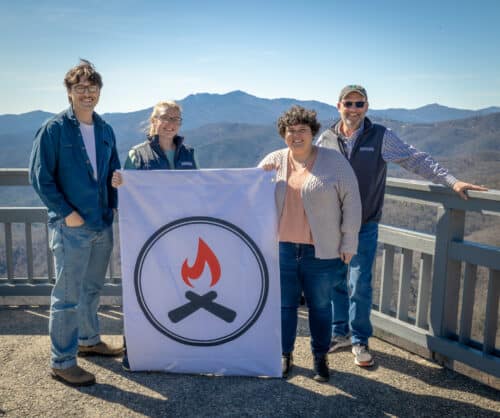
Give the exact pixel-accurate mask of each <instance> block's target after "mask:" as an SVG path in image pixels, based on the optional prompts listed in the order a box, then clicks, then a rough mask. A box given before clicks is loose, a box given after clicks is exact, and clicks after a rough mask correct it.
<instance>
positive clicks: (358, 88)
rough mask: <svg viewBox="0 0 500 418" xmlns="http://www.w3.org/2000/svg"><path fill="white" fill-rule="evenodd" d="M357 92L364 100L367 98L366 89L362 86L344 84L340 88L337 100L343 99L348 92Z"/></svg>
mask: <svg viewBox="0 0 500 418" xmlns="http://www.w3.org/2000/svg"><path fill="white" fill-rule="evenodd" d="M354 92H355V93H359V94H361V96H363V97H364V98H365V99H366V100H368V94H366V90H365V88H364V87H362V86H360V85H357V84H349V85H348V86H345V87H344V88H343V89H342V90H340V94H339V102H340V101H341V100H343V99H344V97H345V96H347V95H348V94H349V93H354Z"/></svg>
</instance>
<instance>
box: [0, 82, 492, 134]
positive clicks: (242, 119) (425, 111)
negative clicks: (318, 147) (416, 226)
mask: <svg viewBox="0 0 500 418" xmlns="http://www.w3.org/2000/svg"><path fill="white" fill-rule="evenodd" d="M178 102H179V104H180V105H181V106H182V108H183V118H184V123H183V129H195V128H198V127H200V126H203V125H206V124H213V123H248V124H257V125H266V124H274V123H275V122H276V119H277V118H278V116H279V115H280V114H281V113H282V112H283V111H284V110H286V109H288V108H289V107H290V106H292V105H293V104H299V105H301V106H304V107H307V108H312V109H315V110H316V111H317V112H318V118H319V120H321V121H328V123H331V122H332V121H333V120H335V119H337V118H338V112H337V109H336V107H335V106H332V105H329V104H327V103H323V102H319V101H315V100H308V101H307V100H306V101H305V100H297V99H293V98H277V99H264V98H260V97H256V96H252V95H251V94H248V93H246V92H244V91H241V90H235V91H231V92H229V93H225V94H217V93H196V94H190V95H189V96H186V97H185V98H184V99H182V100H178ZM497 112H500V107H497V106H492V107H488V108H484V109H479V110H468V109H456V108H451V107H447V106H442V105H439V104H437V103H432V104H429V105H426V106H422V107H419V108H416V109H400V108H391V109H370V110H369V111H368V115H369V116H371V117H374V118H379V119H386V120H394V121H399V122H405V123H434V122H441V121H446V120H457V119H465V118H470V117H474V116H482V115H488V114H492V113H497ZM150 113H151V108H147V109H141V110H137V111H134V112H126V113H105V114H104V115H103V117H104V119H106V120H107V121H108V122H109V123H111V124H112V125H113V126H114V127H115V126H116V127H117V128H118V125H120V126H122V127H123V128H124V129H127V130H129V129H132V128H133V127H135V128H136V130H137V127H138V126H139V125H141V124H142V126H143V127H144V126H145V125H146V124H147V120H148V118H149V115H150ZM50 116H52V113H48V112H43V111H40V110H37V111H33V112H28V113H22V114H19V115H0V134H7V133H18V132H20V131H30V132H33V131H34V130H36V129H37V128H38V127H39V126H40V125H41V124H42V123H43V121H44V120H46V119H47V118H49V117H50ZM118 129H119V128H118ZM137 132H138V133H139V132H140V129H138V130H137Z"/></svg>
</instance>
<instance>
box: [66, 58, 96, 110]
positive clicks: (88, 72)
mask: <svg viewBox="0 0 500 418" xmlns="http://www.w3.org/2000/svg"><path fill="white" fill-rule="evenodd" d="M82 78H86V79H87V80H88V81H89V82H90V83H92V84H95V85H97V86H99V89H101V88H102V77H101V74H99V73H98V72H97V71H96V70H95V68H94V65H93V64H92V63H91V62H90V61H87V60H84V59H82V58H80V63H79V64H78V65H76V66H74V67H73V68H70V69H69V70H68V72H67V73H66V75H65V76H64V85H65V86H66V89H67V90H68V91H69V90H71V87H73V86H74V85H75V84H78V83H79V82H80V81H81V79H82ZM68 99H69V102H70V103H71V98H68Z"/></svg>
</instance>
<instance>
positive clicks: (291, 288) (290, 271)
mask: <svg viewBox="0 0 500 418" xmlns="http://www.w3.org/2000/svg"><path fill="white" fill-rule="evenodd" d="M279 252H280V280H281V343H282V351H283V353H291V352H292V351H293V347H294V344H295V337H296V335H297V309H298V307H299V303H300V296H301V294H302V292H304V296H305V298H306V303H307V308H308V310H309V329H310V331H311V349H312V352H313V354H314V356H322V355H324V354H326V353H327V352H328V349H329V347H330V339H331V335H332V334H331V332H332V329H331V320H332V304H331V292H332V287H333V284H334V283H335V282H336V281H337V280H343V277H341V276H340V275H339V274H338V271H339V268H340V266H341V264H343V262H342V261H341V260H340V258H334V259H327V260H322V259H319V258H315V257H314V246H313V245H309V244H294V243H290V242H280V244H279Z"/></svg>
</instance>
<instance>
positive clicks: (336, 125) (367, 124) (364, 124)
mask: <svg viewBox="0 0 500 418" xmlns="http://www.w3.org/2000/svg"><path fill="white" fill-rule="evenodd" d="M341 122H342V120H341V119H339V120H337V121H336V122H335V123H334V124H333V125H332V127H331V128H330V129H331V130H332V131H333V133H334V134H335V135H337V136H339V137H341V138H345V136H344V135H343V134H342V132H340V124H341ZM372 126H373V123H372V121H371V120H370V119H368V118H367V117H366V116H365V119H364V120H363V122H361V126H360V128H361V129H360V130H359V134H358V137H359V136H360V135H361V133H365V132H366V131H368V130H369V129H371V127H372ZM358 129H359V128H358Z"/></svg>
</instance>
